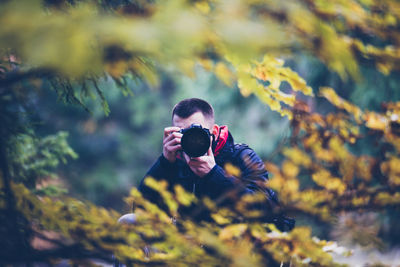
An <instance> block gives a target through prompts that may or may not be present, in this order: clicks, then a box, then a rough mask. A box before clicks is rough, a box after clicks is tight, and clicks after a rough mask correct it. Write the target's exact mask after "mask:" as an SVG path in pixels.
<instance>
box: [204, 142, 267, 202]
mask: <svg viewBox="0 0 400 267" xmlns="http://www.w3.org/2000/svg"><path fill="white" fill-rule="evenodd" d="M233 161H234V162H232V164H234V165H235V166H236V167H238V168H239V169H240V171H241V176H240V178H236V177H233V176H230V175H228V174H227V173H226V172H225V170H224V169H223V167H222V166H219V165H215V166H214V168H213V169H212V170H211V171H210V172H209V173H208V174H207V175H206V176H205V177H203V179H202V187H203V188H204V190H208V191H209V195H210V196H211V197H213V198H215V197H217V196H219V195H221V194H223V193H227V192H228V191H231V190H236V191H237V192H238V193H239V195H243V194H253V193H255V192H257V191H262V192H265V190H263V186H265V182H266V181H267V180H268V172H267V171H266V169H265V166H264V163H263V161H262V160H261V159H260V158H259V156H258V155H257V154H256V153H255V152H254V151H253V150H252V149H250V148H248V147H246V148H245V149H242V150H240V151H239V153H237V155H235V156H234V157H233Z"/></svg>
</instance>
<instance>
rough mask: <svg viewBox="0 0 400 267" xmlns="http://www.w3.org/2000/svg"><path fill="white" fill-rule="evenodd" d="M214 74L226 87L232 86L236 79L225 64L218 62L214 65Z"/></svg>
mask: <svg viewBox="0 0 400 267" xmlns="http://www.w3.org/2000/svg"><path fill="white" fill-rule="evenodd" d="M214 72H215V75H216V76H217V77H218V79H220V80H221V81H222V82H223V83H224V84H225V85H226V86H229V87H232V86H233V83H234V81H235V79H236V77H235V75H234V74H233V72H232V71H231V70H230V69H229V68H228V67H227V66H226V64H225V63H223V62H218V63H217V64H216V65H215V68H214Z"/></svg>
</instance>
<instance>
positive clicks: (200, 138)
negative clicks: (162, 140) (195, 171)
mask: <svg viewBox="0 0 400 267" xmlns="http://www.w3.org/2000/svg"><path fill="white" fill-rule="evenodd" d="M181 145H182V149H183V151H185V153H186V154H187V155H188V156H189V157H200V156H203V155H204V154H206V153H207V150H208V148H209V147H210V136H209V134H208V133H207V131H206V130H205V129H203V128H200V127H199V128H198V127H195V128H189V129H187V130H186V131H185V132H184V134H183V136H182V139H181Z"/></svg>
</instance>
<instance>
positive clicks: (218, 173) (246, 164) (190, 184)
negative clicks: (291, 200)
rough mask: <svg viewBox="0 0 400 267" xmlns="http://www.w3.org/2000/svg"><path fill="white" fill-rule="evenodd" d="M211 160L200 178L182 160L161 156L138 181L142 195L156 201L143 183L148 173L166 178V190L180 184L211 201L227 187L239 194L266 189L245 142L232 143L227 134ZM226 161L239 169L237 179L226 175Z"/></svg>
mask: <svg viewBox="0 0 400 267" xmlns="http://www.w3.org/2000/svg"><path fill="white" fill-rule="evenodd" d="M215 162H216V165H215V166H214V168H213V169H212V170H211V171H210V172H209V173H208V174H207V175H206V176H204V177H202V178H201V177H198V176H197V175H195V174H194V173H193V172H192V170H191V169H190V168H189V166H188V165H187V164H186V163H185V162H184V161H183V160H181V159H177V160H176V161H175V162H174V163H170V162H169V161H168V160H167V159H166V158H164V156H163V155H161V156H160V157H159V158H158V160H157V161H156V162H155V163H154V165H153V166H152V167H151V168H150V170H149V171H148V172H147V174H146V176H145V178H144V179H143V180H142V181H141V183H140V186H139V190H140V191H141V192H142V194H143V196H144V197H145V198H147V199H148V200H150V201H152V202H154V203H157V204H159V203H158V202H159V196H158V194H157V193H156V192H155V191H154V190H152V189H150V188H148V187H147V186H145V184H144V180H145V179H146V177H148V176H151V177H153V178H155V179H156V180H161V179H165V180H167V181H168V184H169V189H170V190H173V187H174V185H175V184H180V185H181V186H182V187H183V188H185V189H186V190H187V191H189V192H192V193H194V194H195V195H196V196H197V197H198V198H202V197H204V196H207V197H209V198H211V199H213V200H215V199H217V198H219V197H220V196H222V195H223V194H225V193H227V192H229V191H231V190H236V192H237V193H238V194H240V195H242V194H247V193H254V192H256V191H262V192H265V190H266V188H264V187H263V186H262V185H261V184H265V182H266V180H267V179H268V172H267V171H266V169H265V166H264V163H263V161H262V160H261V159H260V158H259V157H258V155H257V154H256V153H255V152H254V151H253V150H252V149H251V148H249V147H248V146H247V145H244V144H235V143H234V141H233V138H232V135H231V134H230V133H229V136H228V140H227V141H226V144H225V146H224V147H223V148H222V149H221V151H219V154H218V155H217V156H216V157H215ZM226 163H231V164H232V165H234V166H236V167H237V168H239V169H240V171H241V175H240V178H236V177H233V176H229V175H227V173H226V172H225V170H224V166H225V164H226ZM268 194H269V195H270V196H269V197H271V199H273V198H274V197H275V196H274V193H273V191H269V192H268ZM271 194H272V195H271Z"/></svg>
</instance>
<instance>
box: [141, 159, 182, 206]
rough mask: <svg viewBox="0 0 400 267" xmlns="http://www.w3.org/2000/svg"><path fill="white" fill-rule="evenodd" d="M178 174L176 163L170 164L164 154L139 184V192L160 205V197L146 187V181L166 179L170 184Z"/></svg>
mask: <svg viewBox="0 0 400 267" xmlns="http://www.w3.org/2000/svg"><path fill="white" fill-rule="evenodd" d="M176 172H177V168H176V162H175V163H170V162H169V161H168V160H167V159H166V158H165V157H164V156H163V155H162V154H161V156H160V157H159V158H158V159H157V161H156V162H155V163H154V164H153V166H152V167H151V168H150V170H149V171H148V172H147V173H146V175H145V176H144V177H143V179H142V181H141V182H140V184H139V191H140V192H141V193H142V195H143V197H144V198H146V199H147V200H150V201H151V202H153V203H155V204H159V203H160V200H161V199H160V195H159V194H158V193H157V192H156V191H154V190H153V189H151V188H150V187H148V186H146V184H145V180H146V179H147V178H148V177H152V178H154V179H156V180H161V179H165V180H167V181H168V182H169V183H171V182H172V180H173V178H174V177H175V175H176Z"/></svg>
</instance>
